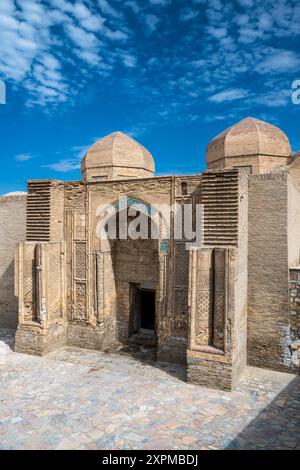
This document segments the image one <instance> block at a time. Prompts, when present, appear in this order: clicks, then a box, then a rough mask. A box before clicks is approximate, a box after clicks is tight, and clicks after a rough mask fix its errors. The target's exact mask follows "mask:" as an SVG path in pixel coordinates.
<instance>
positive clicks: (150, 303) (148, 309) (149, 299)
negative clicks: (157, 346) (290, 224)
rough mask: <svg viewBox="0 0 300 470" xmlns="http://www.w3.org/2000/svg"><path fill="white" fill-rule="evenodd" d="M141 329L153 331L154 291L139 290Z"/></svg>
mask: <svg viewBox="0 0 300 470" xmlns="http://www.w3.org/2000/svg"><path fill="white" fill-rule="evenodd" d="M141 329H142V330H151V331H153V332H154V331H155V291H153V290H146V289H141Z"/></svg>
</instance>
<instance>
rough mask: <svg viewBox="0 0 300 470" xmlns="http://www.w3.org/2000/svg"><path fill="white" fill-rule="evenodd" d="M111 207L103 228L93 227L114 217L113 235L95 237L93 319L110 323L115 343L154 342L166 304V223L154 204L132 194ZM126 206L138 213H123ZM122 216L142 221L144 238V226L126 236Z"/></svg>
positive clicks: (103, 220)
mask: <svg viewBox="0 0 300 470" xmlns="http://www.w3.org/2000/svg"><path fill="white" fill-rule="evenodd" d="M113 207H114V209H115V212H113V213H111V215H110V214H109V210H108V211H107V213H106V216H105V217H104V218H103V219H102V221H101V222H100V224H102V227H101V228H100V226H99V224H98V227H97V231H99V230H102V229H103V228H104V227H106V228H108V225H109V223H110V222H111V218H116V233H115V234H114V236H115V239H108V240H103V239H101V238H100V239H99V250H98V251H97V253H96V263H97V266H96V268H97V269H96V271H97V274H96V284H97V285H96V292H97V314H98V321H100V322H101V321H103V322H105V323H106V325H108V324H109V325H111V327H112V328H114V332H115V338H116V340H118V341H120V342H125V343H126V342H128V341H129V340H130V341H135V340H137V341H138V342H143V340H145V342H148V341H150V342H151V343H152V344H153V343H155V342H156V338H157V337H158V333H159V328H160V324H161V322H162V319H163V316H164V312H165V308H166V267H167V257H168V252H169V240H167V239H165V238H163V235H164V232H163V224H165V223H166V222H165V221H164V220H163V218H162V216H161V214H160V213H159V212H158V211H157V210H155V209H154V208H153V206H150V205H149V204H147V203H145V202H144V201H142V200H140V199H137V198H133V197H127V205H126V206H122V203H121V204H120V202H119V201H117V202H116V203H115V204H114V205H113ZM130 208H134V209H135V210H136V211H137V214H136V215H134V216H130V215H128V211H129V209H130ZM110 209H111V206H110ZM104 212H105V211H104ZM122 217H123V220H124V218H125V217H127V221H128V226H129V228H130V224H131V222H133V223H134V221H135V220H136V217H138V218H139V220H144V221H147V226H148V230H147V237H145V230H144V231H142V233H141V237H140V238H136V239H132V238H131V237H128V238H125V237H124V233H122V229H120V218H121V219H122ZM112 226H113V224H112ZM138 231H139V230H138ZM153 234H155V236H156V238H155V239H153V238H151V236H152V237H153ZM142 237H143V238H142ZM101 319H102V320H101Z"/></svg>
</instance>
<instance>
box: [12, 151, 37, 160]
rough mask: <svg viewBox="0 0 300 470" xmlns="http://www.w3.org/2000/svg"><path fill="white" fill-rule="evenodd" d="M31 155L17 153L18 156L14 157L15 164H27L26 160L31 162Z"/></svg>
mask: <svg viewBox="0 0 300 470" xmlns="http://www.w3.org/2000/svg"><path fill="white" fill-rule="evenodd" d="M32 158H34V157H33V155H31V153H19V154H18V155H15V160H16V161H17V162H27V161H28V160H32Z"/></svg>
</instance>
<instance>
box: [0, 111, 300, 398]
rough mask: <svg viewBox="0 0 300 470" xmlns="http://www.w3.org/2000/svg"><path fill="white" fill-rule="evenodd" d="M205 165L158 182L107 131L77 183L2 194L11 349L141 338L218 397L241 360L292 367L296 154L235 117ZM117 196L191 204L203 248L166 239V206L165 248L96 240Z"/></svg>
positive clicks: (299, 214)
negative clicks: (199, 213) (102, 210)
mask: <svg viewBox="0 0 300 470" xmlns="http://www.w3.org/2000/svg"><path fill="white" fill-rule="evenodd" d="M206 161H207V167H208V169H207V171H204V172H203V173H202V174H197V175H192V176H159V177H156V176H155V175H154V166H155V165H154V160H153V158H152V156H151V155H150V153H149V152H148V151H147V150H146V149H145V148H144V147H143V146H142V145H140V144H139V143H137V142H136V141H134V140H133V139H131V138H130V137H128V136H126V135H124V134H122V133H120V132H116V133H114V134H111V135H109V136H107V137H105V138H103V139H101V140H100V141H98V142H97V143H96V144H94V145H93V146H92V147H91V149H90V150H89V151H88V152H87V154H86V156H85V157H84V159H83V162H82V176H83V178H82V181H68V182H62V181H56V180H32V181H29V182H28V193H27V195H19V194H12V195H8V196H4V197H1V198H0V220H1V230H0V236H1V240H2V243H1V247H0V273H1V281H0V282H1V284H0V326H2V327H4V326H10V327H17V331H16V340H15V350H16V351H18V352H23V353H29V354H38V355H43V354H46V353H48V352H49V351H51V350H54V349H56V348H60V347H63V346H65V345H72V346H77V347H82V348H90V349H98V350H107V349H109V348H110V347H111V346H112V345H113V344H115V343H124V344H128V343H130V342H133V343H134V342H135V341H136V342H140V343H143V341H145V344H146V343H147V344H149V341H150V343H151V345H152V347H155V348H156V350H157V359H158V360H159V361H165V362H175V363H180V364H185V365H186V370H187V380H188V381H189V382H191V383H195V384H200V385H204V386H208V387H216V388H221V389H224V390H231V389H232V388H234V386H235V385H236V384H237V382H238V380H239V376H240V374H241V373H242V371H243V369H244V367H245V365H246V364H249V365H254V366H257V367H262V368H270V369H274V370H282V371H286V372H297V371H299V363H300V360H299V356H300V346H299V345H300V341H299V338H300V267H299V264H300V158H297V155H294V156H293V155H292V151H291V147H290V144H289V140H288V138H287V136H286V135H285V134H284V133H283V132H282V131H281V130H280V129H278V128H277V127H275V126H273V125H271V124H268V123H266V122H262V121H260V120H258V119H254V118H246V119H244V120H242V121H241V122H239V123H237V124H235V125H233V126H232V127H230V128H229V129H226V130H225V131H224V132H222V133H221V134H220V135H218V136H217V137H216V138H214V139H213V140H212V141H211V142H210V144H209V145H208V148H207V153H206ZM120 196H123V197H125V196H126V197H127V198H128V200H129V201H135V202H139V203H141V204H142V205H144V206H146V207H150V206H152V205H154V206H157V207H160V206H161V205H168V206H170V207H174V205H175V203H177V204H178V205H183V204H187V203H192V204H193V207H195V205H196V204H198V203H200V204H202V205H203V207H204V216H203V219H204V220H203V245H202V246H201V247H199V248H193V249H191V250H187V249H186V240H185V239H184V238H182V239H178V238H175V237H174V230H172V224H173V220H174V218H173V216H174V214H173V213H172V211H171V213H170V220H169V223H170V226H171V236H170V238H169V239H168V240H166V239H164V238H163V237H162V236H161V234H160V232H159V234H158V237H157V239H151V238H150V239H149V238H148V239H123V238H121V237H117V238H116V239H115V240H111V241H110V242H109V243H108V244H103V243H102V241H101V240H100V239H99V237H98V236H97V223H98V215H97V214H98V213H97V210H98V208H99V206H101V207H102V206H103V205H105V204H110V205H112V206H114V207H117V204H118V203H117V201H118V200H119V198H120ZM123 210H124V209H123ZM118 211H119V213H120V212H121V211H122V208H121V207H118ZM146 215H147V214H146ZM146 215H145V216H146ZM148 215H149V214H148ZM16 246H17V249H16V255H15V254H14V250H15V247H16Z"/></svg>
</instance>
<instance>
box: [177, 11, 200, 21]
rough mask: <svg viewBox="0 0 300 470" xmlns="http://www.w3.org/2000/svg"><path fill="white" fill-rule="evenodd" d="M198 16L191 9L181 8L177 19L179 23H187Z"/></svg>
mask: <svg viewBox="0 0 300 470" xmlns="http://www.w3.org/2000/svg"><path fill="white" fill-rule="evenodd" d="M198 15H199V12H198V11H196V10H193V9H192V8H183V9H182V10H181V12H180V15H179V18H180V19H181V21H189V20H193V19H194V18H197V16H198Z"/></svg>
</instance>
